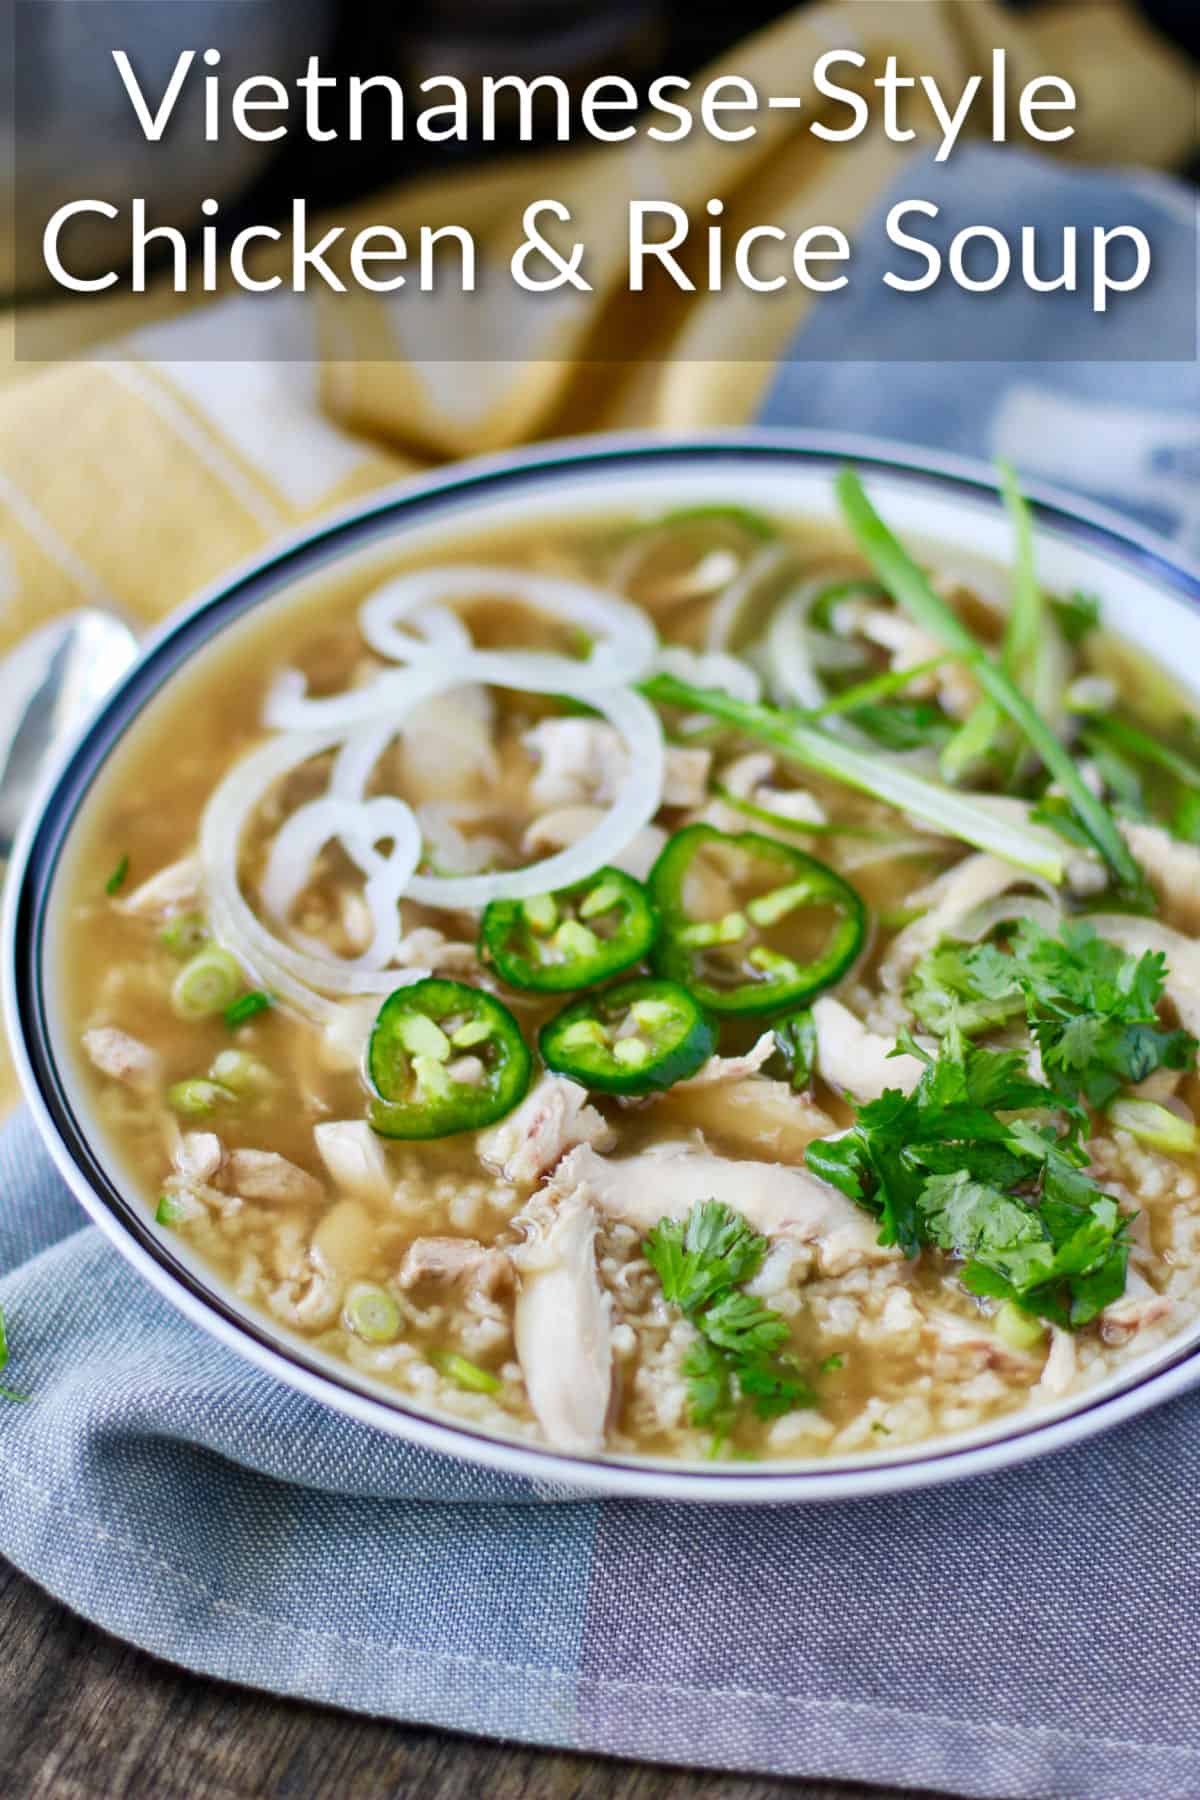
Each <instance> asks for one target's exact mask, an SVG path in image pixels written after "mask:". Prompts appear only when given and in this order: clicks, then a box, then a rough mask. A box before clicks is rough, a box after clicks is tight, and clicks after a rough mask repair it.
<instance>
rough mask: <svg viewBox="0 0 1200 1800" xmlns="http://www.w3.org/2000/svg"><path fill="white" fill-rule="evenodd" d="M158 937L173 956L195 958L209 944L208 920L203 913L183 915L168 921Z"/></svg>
mask: <svg viewBox="0 0 1200 1800" xmlns="http://www.w3.org/2000/svg"><path fill="white" fill-rule="evenodd" d="M158 936H159V942H160V943H162V944H165V945H166V947H167V949H168V950H169V951H170V952H171V955H172V956H194V955H195V954H196V952H197V950H203V948H204V946H205V945H206V944H207V943H208V939H209V931H208V920H207V919H206V918H205V917H204V914H203V913H183V914H181V915H180V917H179V918H177V919H168V920H167V922H166V924H165V925H164V926H163V928H162V930H161V931H160V932H159V934H158Z"/></svg>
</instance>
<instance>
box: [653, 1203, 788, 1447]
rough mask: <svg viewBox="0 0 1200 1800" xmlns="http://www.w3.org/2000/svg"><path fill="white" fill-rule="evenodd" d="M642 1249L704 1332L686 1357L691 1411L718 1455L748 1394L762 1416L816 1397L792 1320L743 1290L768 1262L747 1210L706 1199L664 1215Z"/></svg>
mask: <svg viewBox="0 0 1200 1800" xmlns="http://www.w3.org/2000/svg"><path fill="white" fill-rule="evenodd" d="M642 1252H643V1254H644V1256H645V1257H646V1260H647V1262H648V1263H649V1264H650V1266H651V1268H652V1269H653V1270H654V1272H655V1274H656V1275H657V1276H658V1279H659V1282H660V1283H661V1286H662V1291H663V1298H664V1299H665V1300H666V1301H668V1302H669V1304H671V1305H672V1306H678V1307H679V1309H680V1311H681V1312H682V1313H683V1314H684V1315H685V1316H686V1317H687V1318H688V1319H689V1320H690V1321H691V1323H692V1324H693V1325H694V1326H695V1327H696V1330H697V1332H698V1334H699V1335H698V1337H697V1340H696V1342H695V1343H694V1344H693V1345H692V1347H691V1349H690V1350H689V1351H688V1353H687V1355H686V1357H685V1358H684V1363H683V1372H684V1375H685V1376H686V1378H687V1384H688V1416H689V1418H690V1420H691V1422H692V1424H693V1425H698V1426H702V1427H709V1428H711V1430H712V1432H713V1450H714V1453H715V1452H716V1451H719V1450H720V1448H721V1447H722V1445H724V1444H725V1443H726V1442H727V1440H728V1438H729V1436H730V1434H731V1433H732V1431H733V1428H734V1426H735V1424H736V1422H737V1415H738V1407H739V1403H740V1402H741V1401H742V1400H743V1399H744V1400H748V1401H750V1402H751V1403H752V1405H753V1409H754V1411H755V1413H756V1414H757V1415H758V1417H759V1418H760V1419H771V1418H776V1417H778V1416H779V1415H780V1414H781V1413H786V1412H791V1411H793V1409H795V1408H796V1407H801V1406H812V1405H813V1404H814V1403H815V1395H814V1394H813V1391H812V1389H811V1387H810V1386H809V1383H808V1382H807V1380H806V1379H805V1377H804V1375H803V1372H802V1371H801V1369H800V1367H799V1365H798V1363H797V1362H796V1360H795V1358H794V1357H793V1356H792V1355H791V1353H790V1352H789V1351H787V1350H786V1349H785V1345H786V1344H787V1342H788V1340H789V1338H790V1336H791V1328H790V1326H789V1325H788V1322H787V1320H786V1319H785V1318H784V1316H783V1314H782V1313H778V1312H775V1311H774V1310H773V1309H772V1308H771V1307H769V1306H765V1305H764V1304H763V1302H762V1301H761V1300H759V1299H758V1298H757V1297H756V1296H755V1295H753V1294H747V1293H745V1292H743V1291H742V1286H743V1284H744V1283H745V1282H747V1281H750V1280H752V1279H753V1277H754V1276H755V1275H756V1274H757V1273H758V1271H759V1269H760V1268H761V1267H762V1263H763V1258H764V1257H765V1256H766V1253H767V1240H766V1238H764V1237H760V1236H759V1235H758V1233H757V1232H755V1231H753V1230H752V1229H751V1227H750V1226H749V1225H748V1224H747V1223H746V1220H745V1219H743V1218H742V1217H741V1215H740V1214H739V1213H736V1212H734V1211H733V1209H732V1208H731V1207H728V1206H723V1205H722V1204H721V1203H720V1201H717V1200H698V1201H697V1202H696V1204H695V1205H694V1206H693V1207H692V1210H691V1212H690V1213H689V1214H688V1216H687V1218H686V1219H667V1218H664V1219H660V1220H659V1223H658V1224H657V1225H656V1226H655V1228H654V1230H653V1231H652V1232H650V1234H649V1236H648V1237H647V1238H646V1239H645V1242H644V1243H643V1245H642Z"/></svg>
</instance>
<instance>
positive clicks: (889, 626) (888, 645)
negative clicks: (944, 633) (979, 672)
mask: <svg viewBox="0 0 1200 1800" xmlns="http://www.w3.org/2000/svg"><path fill="white" fill-rule="evenodd" d="M834 624H835V629H836V630H837V632H838V633H839V635H841V636H844V635H845V634H846V633H847V632H848V631H857V632H859V633H860V635H861V636H863V637H865V638H866V639H867V641H868V642H869V643H872V644H878V646H879V648H880V649H881V650H887V651H888V652H889V653H890V660H891V666H892V668H893V669H896V670H901V669H915V668H918V667H919V666H920V664H921V663H926V662H932V661H934V659H935V658H937V657H940V656H944V655H945V646H944V645H943V644H942V643H940V642H939V640H938V639H937V638H935V637H934V636H932V634H931V633H930V632H928V631H926V630H925V629H924V627H923V626H921V625H917V624H916V623H915V622H914V621H913V620H912V619H910V618H908V617H906V615H905V614H904V613H902V612H895V611H891V610H889V609H888V608H887V607H882V606H865V605H864V604H863V603H862V602H861V601H855V600H850V601H843V602H842V603H841V605H839V606H838V607H837V609H836V613H835V619H834ZM906 691H907V692H908V693H909V694H911V695H912V697H913V698H914V699H924V698H926V697H928V696H929V695H932V694H936V695H937V697H938V699H939V700H940V701H941V704H942V706H943V707H944V708H945V710H946V712H948V713H949V715H950V717H951V718H952V719H965V718H966V716H967V714H968V713H969V712H970V711H971V708H972V707H973V706H974V704H975V702H976V700H977V699H978V698H979V688H978V684H977V683H976V682H975V681H974V679H973V678H972V676H971V675H970V673H969V672H968V671H967V670H966V669H965V668H964V667H963V666H962V664H961V663H957V662H953V661H945V662H943V663H942V664H941V666H940V667H939V668H937V669H931V670H930V671H929V673H928V674H927V675H924V676H919V677H918V678H917V680H915V681H913V682H911V683H910V684H909V687H908V689H907V690H906Z"/></svg>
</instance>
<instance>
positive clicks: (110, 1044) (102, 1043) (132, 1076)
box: [80, 1025, 162, 1092]
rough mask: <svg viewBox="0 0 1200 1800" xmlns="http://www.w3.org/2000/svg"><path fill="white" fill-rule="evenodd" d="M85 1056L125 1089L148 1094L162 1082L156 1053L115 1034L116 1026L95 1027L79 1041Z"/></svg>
mask: <svg viewBox="0 0 1200 1800" xmlns="http://www.w3.org/2000/svg"><path fill="white" fill-rule="evenodd" d="M80 1041H81V1043H82V1045H83V1049H84V1053H85V1055H86V1056H87V1058H88V1060H89V1062H91V1063H92V1064H93V1065H94V1066H95V1067H96V1068H97V1069H99V1071H100V1073H101V1074H102V1075H107V1076H108V1077H109V1078H110V1080H112V1081H122V1082H124V1083H125V1085H126V1087H131V1088H138V1089H140V1090H141V1091H142V1092H147V1091H148V1090H149V1089H151V1088H155V1087H158V1086H159V1084H160V1083H161V1081H162V1059H161V1057H160V1056H159V1054H158V1052H157V1051H156V1050H151V1048H150V1046H149V1045H148V1044H143V1043H142V1042H141V1040H140V1039H139V1038H135V1037H130V1035H129V1033H128V1032H127V1031H118V1030H117V1027H116V1026H115V1025H96V1026H93V1028H92V1029H91V1030H90V1031H85V1032H84V1034H83V1037H82V1039H81V1040H80Z"/></svg>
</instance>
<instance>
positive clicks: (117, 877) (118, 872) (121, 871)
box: [104, 856, 129, 898]
mask: <svg viewBox="0 0 1200 1800" xmlns="http://www.w3.org/2000/svg"><path fill="white" fill-rule="evenodd" d="M128 873H129V858H128V857H127V856H123V857H122V858H121V860H120V862H119V863H118V864H117V866H116V868H115V869H114V870H113V872H112V874H111V875H110V876H109V878H108V880H107V881H106V882H105V884H104V891H105V893H106V894H108V895H109V897H110V898H111V897H112V895H113V894H119V893H120V891H121V889H122V888H123V887H124V885H125V877H126V876H127V875H128Z"/></svg>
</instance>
